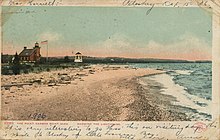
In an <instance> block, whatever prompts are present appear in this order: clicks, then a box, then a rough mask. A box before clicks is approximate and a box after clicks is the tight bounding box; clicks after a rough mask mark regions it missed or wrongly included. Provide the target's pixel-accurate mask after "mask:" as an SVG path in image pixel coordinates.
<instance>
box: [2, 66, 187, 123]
mask: <svg viewBox="0 0 220 140" xmlns="http://www.w3.org/2000/svg"><path fill="white" fill-rule="evenodd" d="M160 73H164V71H159V70H154V69H146V68H138V69H136V68H135V69H134V68H130V67H127V66H113V65H111V66H107V65H91V66H84V67H79V68H66V69H62V70H54V71H50V72H41V73H37V74H36V73H30V74H22V75H10V76H8V75H3V76H2V77H1V86H2V87H1V98H2V100H1V103H2V119H5V120H36V118H33V114H44V117H43V118H37V120H50V121H58V120H59V121H169V120H176V121H178V120H187V117H186V115H185V114H183V113H180V112H178V109H177V108H174V107H172V105H171V103H170V102H171V101H172V100H175V98H174V97H172V96H170V95H163V94H160V92H159V90H160V89H159V87H161V85H157V83H155V82H154V81H148V84H147V85H146V86H145V87H143V85H141V84H140V77H142V76H146V75H153V74H160Z"/></svg>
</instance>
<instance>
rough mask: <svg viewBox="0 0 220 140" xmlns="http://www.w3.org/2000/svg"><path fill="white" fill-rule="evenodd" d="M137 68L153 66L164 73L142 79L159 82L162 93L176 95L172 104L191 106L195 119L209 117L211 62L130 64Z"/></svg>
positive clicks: (206, 118) (208, 118)
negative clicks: (175, 100)
mask: <svg viewBox="0 0 220 140" xmlns="http://www.w3.org/2000/svg"><path fill="white" fill-rule="evenodd" d="M131 66H132V67H137V68H153V69H159V70H164V71H166V73H164V74H158V75H153V76H146V77H144V78H143V81H144V80H148V79H150V80H154V81H156V82H158V83H161V84H162V85H163V87H164V89H163V90H162V91H161V93H162V94H168V95H172V96H174V97H176V99H177V102H175V103H173V104H174V105H180V106H183V107H187V108H191V109H192V110H194V111H193V114H192V112H191V114H190V113H189V114H188V115H190V116H191V117H192V118H194V119H195V120H198V119H199V120H210V119H211V100H212V64H211V63H144V64H132V65H131Z"/></svg>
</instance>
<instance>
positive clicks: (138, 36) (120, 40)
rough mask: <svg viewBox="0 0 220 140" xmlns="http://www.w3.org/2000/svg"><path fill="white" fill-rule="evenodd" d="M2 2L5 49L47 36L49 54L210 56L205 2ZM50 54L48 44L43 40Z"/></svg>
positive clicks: (17, 49)
mask: <svg viewBox="0 0 220 140" xmlns="http://www.w3.org/2000/svg"><path fill="white" fill-rule="evenodd" d="M148 9H149V8H147V7H129V8H128V7H64V6H63V7H30V6H29V7H3V18H2V19H3V21H2V22H3V48H2V51H3V53H8V54H14V53H15V52H18V53H19V52H21V51H22V49H23V47H24V46H27V47H28V48H32V47H33V46H34V43H35V42H39V43H40V42H41V41H44V40H48V50H49V56H71V55H73V53H76V52H78V51H80V52H81V53H82V54H83V55H87V56H97V57H131V58H160V59H182V60H211V51H212V16H211V15H210V14H209V13H208V12H206V11H204V10H203V9H201V8H168V7H166V8H162V7H155V8H153V9H152V10H151V12H150V13H149V14H148V15H146V12H147V10H148ZM40 47H41V54H42V56H46V50H47V49H46V48H47V45H45V44H44V45H43V44H42V45H40Z"/></svg>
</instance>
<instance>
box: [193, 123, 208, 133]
mask: <svg viewBox="0 0 220 140" xmlns="http://www.w3.org/2000/svg"><path fill="white" fill-rule="evenodd" d="M193 128H194V133H196V132H197V133H202V132H204V131H206V130H207V125H206V124H205V123H202V122H197V123H195V124H194V125H193Z"/></svg>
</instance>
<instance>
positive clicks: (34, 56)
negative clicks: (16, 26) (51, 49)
mask: <svg viewBox="0 0 220 140" xmlns="http://www.w3.org/2000/svg"><path fill="white" fill-rule="evenodd" d="M19 57H20V61H22V62H36V61H39V60H40V57H41V54H40V47H39V43H37V42H36V43H35V46H34V47H33V49H27V47H24V49H23V50H22V52H21V53H20V54H19Z"/></svg>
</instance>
